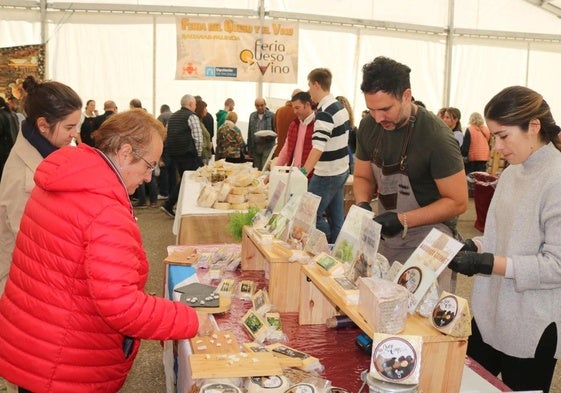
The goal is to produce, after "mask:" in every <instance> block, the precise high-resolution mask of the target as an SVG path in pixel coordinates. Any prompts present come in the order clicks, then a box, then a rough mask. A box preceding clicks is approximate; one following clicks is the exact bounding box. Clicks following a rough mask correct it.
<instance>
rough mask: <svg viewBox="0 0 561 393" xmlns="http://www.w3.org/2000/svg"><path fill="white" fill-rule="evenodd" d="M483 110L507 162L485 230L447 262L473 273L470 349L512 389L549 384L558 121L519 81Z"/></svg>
mask: <svg viewBox="0 0 561 393" xmlns="http://www.w3.org/2000/svg"><path fill="white" fill-rule="evenodd" d="M485 118H486V120H487V125H488V127H489V129H490V130H491V135H493V136H494V137H495V149H497V150H499V151H500V152H501V153H502V154H503V156H504V157H505V159H506V160H507V161H508V162H509V163H510V166H509V167H508V168H506V169H505V171H504V172H503V173H502V175H501V177H500V180H499V183H498V186H497V189H496V190H495V194H494V196H493V200H492V201H491V205H490V207H489V212H488V214H487V220H486V224H485V232H484V234H483V236H481V237H477V238H475V239H473V240H467V241H466V245H465V246H464V248H463V249H462V251H460V252H459V253H458V255H456V257H455V258H454V260H453V261H452V262H451V263H450V268H451V269H452V270H454V271H457V272H459V273H463V274H466V275H468V276H471V275H474V274H477V277H476V278H475V282H474V286H473V294H472V308H473V316H474V319H473V320H472V330H473V334H472V336H471V337H470V339H469V344H468V351H467V353H468V355H469V356H471V357H472V358H474V359H475V360H476V361H478V362H479V363H481V364H482V365H483V366H484V367H485V368H486V369H487V370H489V371H490V372H491V373H492V374H494V375H498V374H499V373H501V375H502V379H503V381H504V382H505V383H506V384H507V385H508V386H509V387H510V388H512V389H513V390H515V391H518V390H543V391H544V392H548V391H549V387H550V385H551V379H552V376H553V372H554V369H555V363H556V359H557V358H558V357H559V355H561V345H558V343H559V342H560V338H561V337H560V336H559V333H560V329H559V327H560V324H561V306H560V303H561V153H560V151H559V150H561V149H560V144H559V135H558V134H559V131H560V128H559V126H557V125H556V124H555V121H554V119H553V117H552V115H551V111H550V109H549V106H548V104H547V103H546V101H545V100H544V99H543V97H542V96H541V95H540V94H538V93H536V92H535V91H533V90H530V89H528V88H526V87H521V86H513V87H508V88H506V89H504V90H503V91H501V92H500V93H498V94H497V95H496V96H495V97H493V98H492V99H491V101H489V103H488V104H487V105H486V106H485Z"/></svg>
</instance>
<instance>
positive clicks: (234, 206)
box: [230, 202, 249, 210]
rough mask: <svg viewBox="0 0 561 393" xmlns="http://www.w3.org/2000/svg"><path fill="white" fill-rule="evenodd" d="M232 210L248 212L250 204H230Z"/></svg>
mask: <svg viewBox="0 0 561 393" xmlns="http://www.w3.org/2000/svg"><path fill="white" fill-rule="evenodd" d="M230 209H234V210H247V209H249V204H248V203H247V202H244V203H230Z"/></svg>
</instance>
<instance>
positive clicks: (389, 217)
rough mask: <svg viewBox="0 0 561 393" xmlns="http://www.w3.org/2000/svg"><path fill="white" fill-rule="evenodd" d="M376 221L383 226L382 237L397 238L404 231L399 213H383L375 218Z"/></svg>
mask: <svg viewBox="0 0 561 393" xmlns="http://www.w3.org/2000/svg"><path fill="white" fill-rule="evenodd" d="M374 221H376V222H377V223H378V224H381V225H382V235H384V236H387V237H392V236H395V235H397V234H398V233H400V232H401V231H402V230H403V225H401V223H400V222H399V219H398V218H397V213H393V212H385V213H382V214H380V215H378V216H376V217H374Z"/></svg>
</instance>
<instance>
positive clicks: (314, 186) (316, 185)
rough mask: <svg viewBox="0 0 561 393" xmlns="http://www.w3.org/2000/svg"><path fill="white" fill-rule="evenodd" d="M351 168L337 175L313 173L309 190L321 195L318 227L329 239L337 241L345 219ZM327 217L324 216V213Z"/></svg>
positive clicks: (331, 241)
mask: <svg viewBox="0 0 561 393" xmlns="http://www.w3.org/2000/svg"><path fill="white" fill-rule="evenodd" d="M347 177H349V170H346V171H345V172H343V173H341V174H340V175H336V176H317V175H315V174H314V175H313V176H312V178H311V179H310V183H309V184H308V191H309V192H311V193H312V194H316V195H317V196H320V197H321V202H320V203H319V207H318V211H317V221H316V228H317V229H319V230H320V231H322V232H324V233H325V236H327V241H328V242H329V243H331V244H333V243H335V240H336V239H337V236H339V232H340V231H341V227H342V226H343V222H344V221H345V200H344V198H345V195H344V194H345V192H344V188H345V182H346V181H347ZM324 212H325V214H326V215H327V218H326V217H324V216H323V213H324Z"/></svg>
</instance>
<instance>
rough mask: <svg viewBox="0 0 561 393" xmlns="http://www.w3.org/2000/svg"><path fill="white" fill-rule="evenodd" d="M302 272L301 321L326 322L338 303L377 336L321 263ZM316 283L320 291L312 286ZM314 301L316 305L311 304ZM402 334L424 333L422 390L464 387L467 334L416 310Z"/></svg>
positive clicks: (449, 391)
mask: <svg viewBox="0 0 561 393" xmlns="http://www.w3.org/2000/svg"><path fill="white" fill-rule="evenodd" d="M301 274H302V277H301V280H300V283H301V285H302V287H301V295H302V302H301V305H300V314H299V321H300V323H301V324H323V323H325V320H326V318H328V317H329V316H332V315H334V312H335V310H336V308H335V307H337V308H338V309H339V310H341V312H342V313H344V314H345V315H347V316H348V317H349V318H351V319H352V320H353V322H354V323H355V324H356V325H357V326H358V327H359V328H360V329H362V331H364V332H365V333H366V334H368V335H369V336H370V337H373V335H374V331H373V329H372V327H371V326H370V325H369V324H368V323H367V322H366V321H365V320H364V318H363V317H362V316H361V315H360V314H359V312H358V306H349V305H347V304H345V302H344V301H343V300H342V298H341V297H340V296H339V295H338V294H337V293H336V292H335V291H334V290H333V288H332V287H331V285H330V281H329V280H328V276H327V275H326V274H325V273H324V272H323V271H322V270H321V268H320V267H319V266H317V265H305V266H302V273H301ZM310 281H311V282H310ZM312 283H313V285H314V286H315V287H316V288H317V289H318V290H319V291H314V290H312V289H310V288H309V287H310V284H312ZM304 294H309V296H310V297H309V298H305V297H304ZM310 304H312V305H313V307H310V306H309V305H310ZM304 313H310V315H304ZM331 313H333V314H331ZM330 314H331V315H330ZM400 334H407V335H416V336H422V337H423V350H422V354H421V359H422V360H421V380H420V383H419V391H423V392H431V393H437V392H442V393H454V392H459V391H460V385H461V382H462V373H463V368H464V359H465V357H466V350H467V337H461V338H458V337H452V336H447V335H445V334H442V333H440V332H439V331H438V330H436V329H435V328H434V327H433V326H432V325H431V324H430V322H429V321H428V319H426V318H423V317H421V316H419V315H417V314H416V313H415V314H414V315H410V316H409V317H408V319H407V325H406V326H405V330H404V331H403V332H401V333H400Z"/></svg>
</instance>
